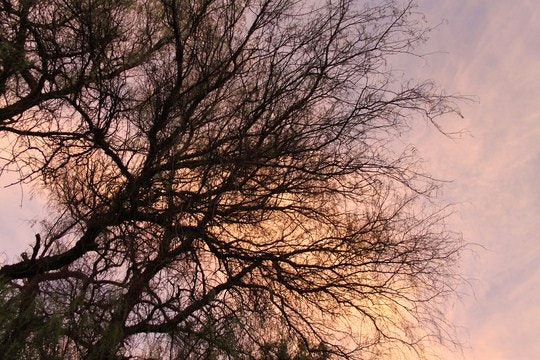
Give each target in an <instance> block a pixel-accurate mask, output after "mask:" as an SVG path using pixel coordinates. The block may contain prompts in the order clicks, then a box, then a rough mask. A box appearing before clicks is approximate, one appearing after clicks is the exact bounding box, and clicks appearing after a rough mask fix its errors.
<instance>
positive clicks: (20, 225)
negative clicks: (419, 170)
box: [0, 0, 540, 360]
mask: <svg viewBox="0 0 540 360" xmlns="http://www.w3.org/2000/svg"><path fill="white" fill-rule="evenodd" d="M418 6H419V7H418V11H420V12H423V13H424V14H425V16H426V20H427V21H428V22H429V23H430V24H432V25H435V24H439V26H437V28H436V29H434V30H433V32H432V33H431V36H430V40H429V42H428V43H426V44H425V45H424V46H422V48H420V49H419V51H420V52H421V53H424V54H426V55H425V56H424V57H423V58H416V59H414V60H411V61H409V62H407V63H406V66H407V68H406V69H404V71H407V73H409V74H412V75H418V76H419V77H423V78H431V79H433V80H434V81H435V82H436V83H438V84H439V85H441V86H442V87H443V88H445V89H446V91H447V92H448V93H453V94H461V95H466V96H469V97H470V98H471V101H467V102H463V103H461V111H462V114H463V118H459V117H450V118H447V119H445V120H444V121H443V122H442V123H441V125H442V126H443V127H444V128H445V129H447V130H449V131H457V130H459V131H461V133H460V134H458V135H455V136H453V137H446V136H444V135H442V134H440V133H438V132H437V131H436V130H435V129H434V128H433V127H432V126H430V125H429V124H419V125H417V126H416V127H415V128H414V131H413V133H412V134H411V135H410V136H409V137H407V139H406V141H410V142H411V143H412V144H414V146H415V147H416V148H417V149H418V153H419V154H420V155H421V156H423V158H424V160H425V167H426V169H427V170H428V172H430V173H431V174H433V175H434V176H435V177H437V178H440V179H444V180H448V183H446V184H445V185H444V188H443V192H442V195H441V196H442V199H443V200H445V201H448V202H451V203H454V204H455V205H454V215H453V216H452V217H451V218H450V219H449V226H450V227H451V228H452V229H455V230H456V231H460V232H461V233H462V234H463V237H464V240H465V241H466V242H468V243H471V244H473V245H471V246H470V248H469V249H470V250H468V251H466V252H465V253H464V256H463V262H462V272H463V274H464V278H465V279H466V280H467V282H466V283H464V285H463V286H462V287H461V288H460V289H459V294H460V299H459V300H458V301H456V302H455V303H454V304H453V307H452V308H451V310H450V312H449V314H448V316H449V318H450V320H451V321H452V322H453V323H454V324H455V325H456V329H457V330H456V331H457V334H458V337H459V339H460V340H461V341H462V343H463V351H462V354H461V355H459V354H456V355H455V358H463V359H467V360H488V359H489V360H506V359H508V360H510V359H512V360H515V359H517V360H520V359H536V358H538V354H540V341H539V340H538V336H539V334H540V241H539V240H540V239H539V234H540V216H539V215H540V191H539V186H540V21H539V20H538V19H540V2H538V1H536V0H531V1H527V0H513V1H509V0H418ZM404 141H405V140H404ZM7 182H9V178H8V177H6V176H2V178H0V186H1V185H5V184H6V183H7ZM0 203H1V204H2V207H3V209H4V210H3V213H2V214H0V228H1V229H2V232H3V239H2V241H1V246H2V249H1V250H0V261H3V262H5V261H9V260H10V259H12V258H13V254H18V253H19V252H20V251H22V250H21V249H22V247H21V246H22V245H21V244H24V243H30V242H31V241H32V239H33V236H34V235H33V234H34V233H35V232H36V231H35V229H37V228H38V227H37V226H36V225H33V224H32V223H31V221H30V219H31V217H29V216H28V214H29V213H35V212H37V211H39V209H40V207H41V204H40V202H39V201H36V200H32V194H31V193H29V192H27V191H24V192H23V191H22V190H21V189H19V188H17V187H12V188H10V190H9V191H5V190H3V191H0ZM6 210H7V211H8V212H9V213H6ZM451 356H454V355H451ZM451 358H454V357H451Z"/></svg>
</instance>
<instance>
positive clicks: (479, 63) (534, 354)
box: [413, 0, 540, 360]
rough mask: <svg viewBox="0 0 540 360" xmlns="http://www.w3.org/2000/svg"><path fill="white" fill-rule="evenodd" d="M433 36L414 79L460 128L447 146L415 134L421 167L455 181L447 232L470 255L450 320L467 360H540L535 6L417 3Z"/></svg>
mask: <svg viewBox="0 0 540 360" xmlns="http://www.w3.org/2000/svg"><path fill="white" fill-rule="evenodd" d="M419 10H420V11H421V12H424V13H425V14H426V17H427V20H428V22H429V23H431V24H436V23H440V22H441V21H443V20H444V22H443V23H442V25H441V26H440V27H439V28H438V29H436V30H435V31H434V32H433V33H432V35H431V39H430V41H429V43H428V44H427V45H426V46H425V49H424V51H425V52H437V53H436V54H433V55H430V56H427V57H425V58H424V60H419V61H418V62H417V63H416V65H417V66H419V69H418V68H417V69H415V71H419V72H418V73H419V74H421V75H422V76H428V77H430V78H432V79H434V80H435V81H436V82H437V83H439V84H441V85H442V86H443V87H445V88H446V89H447V90H448V91H449V92H450V93H460V94H464V95H471V96H473V97H474V99H475V101H474V102H471V103H469V104H467V103H465V104H463V105H462V106H461V108H462V112H463V115H464V117H465V118H464V119H462V120H461V119H448V120H447V121H448V123H447V124H446V123H445V124H444V125H445V126H447V128H448V129H451V130H454V129H463V130H465V132H464V133H463V135H461V136H460V137H459V138H454V139H448V138H445V137H444V136H441V135H439V134H437V133H436V132H435V131H433V129H430V128H428V127H422V126H419V127H418V128H417V129H416V130H417V131H415V134H414V136H413V138H414V140H413V141H414V143H415V145H416V146H417V148H418V149H419V153H420V154H421V155H423V156H424V158H425V159H426V160H427V165H426V167H427V168H428V170H429V171H431V173H432V174H434V175H435V176H437V177H439V178H443V179H446V180H452V183H450V184H447V185H446V186H445V188H444V193H443V197H444V198H446V199H447V200H449V201H452V202H455V203H457V205H456V208H455V210H456V214H455V216H454V217H453V219H452V224H451V225H452V226H453V228H455V229H457V230H461V231H462V232H463V235H464V238H465V240H466V241H467V242H471V243H478V244H481V245H482V246H484V247H485V249H482V248H480V247H476V248H473V249H474V250H475V253H470V254H466V255H465V258H464V262H463V270H464V272H465V276H466V277H467V278H468V279H469V281H470V286H465V287H464V288H463V289H462V292H463V296H462V298H461V301H460V302H457V303H456V304H455V305H454V313H453V314H452V315H451V316H452V317H453V319H454V322H455V323H456V325H458V326H460V327H461V328H460V329H458V330H459V333H460V335H461V339H462V340H463V342H464V346H465V349H464V358H465V359H472V360H488V359H489V360H498V359H509V360H510V359H512V360H513V359H537V358H539V356H540V341H539V340H538V336H539V334H540V241H539V240H540V239H539V234H540V218H539V215H540V191H539V185H540V21H538V19H539V18H540V2H538V1H527V0H517V1H507V0H469V1H464V0H461V1H460V0H420V1H419Z"/></svg>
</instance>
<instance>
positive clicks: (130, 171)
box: [0, 0, 461, 359]
mask: <svg viewBox="0 0 540 360" xmlns="http://www.w3.org/2000/svg"><path fill="white" fill-rule="evenodd" d="M424 35H425V30H424V29H423V28H422V23H421V21H420V20H419V18H418V16H417V14H415V12H414V7H413V4H411V3H410V2H404V3H401V2H394V1H380V2H379V3H375V4H363V3H354V2H353V1H351V0H339V1H326V2H301V1H291V0H255V1H252V0H84V1H79V0H46V1H33V0H2V1H1V2H0V61H1V62H0V93H1V95H2V100H1V106H2V108H1V109H0V130H1V131H2V135H3V141H4V142H5V143H6V144H8V146H6V147H5V150H4V152H3V158H4V167H3V169H4V171H10V170H16V171H18V173H19V174H20V177H19V179H20V181H21V182H28V183H30V184H32V186H35V187H39V188H40V189H42V191H43V193H44V194H45V195H46V196H47V198H48V199H49V202H50V209H51V212H50V214H49V215H48V217H47V219H45V220H44V222H43V230H42V232H41V234H40V235H37V236H36V239H35V242H34V244H33V247H32V249H31V250H30V251H29V252H28V253H27V254H25V256H24V257H23V258H22V259H21V260H20V261H18V262H16V263H13V264H6V265H4V266H2V267H1V268H0V276H1V277H2V278H3V280H4V283H3V285H2V286H3V288H5V289H6V291H5V292H3V293H2V294H4V295H3V300H2V301H3V303H4V304H5V306H6V309H7V308H8V307H9V308H10V309H14V310H13V311H11V312H12V316H14V319H15V320H14V321H12V322H8V323H9V324H12V325H13V326H12V325H9V324H8V323H6V325H5V326H4V327H3V328H2V329H1V331H0V334H1V335H2V337H3V339H1V340H2V342H1V343H0V346H1V347H2V349H0V350H2V351H3V352H4V353H9V351H11V353H12V354H15V355H14V356H18V357H19V358H24V357H27V358H48V357H51V356H52V354H56V355H55V356H60V355H58V354H64V355H61V356H64V357H68V358H85V359H121V358H133V357H137V356H139V357H141V358H142V357H144V356H146V357H147V358H151V357H154V358H164V359H165V358H171V359H174V358H176V359H209V358H231V359H233V358H237V359H244V358H245V359H248V358H264V356H276V357H279V354H280V351H281V353H283V351H284V350H283V347H280V346H277V347H275V346H274V348H272V346H271V345H272V344H284V341H286V342H285V344H288V346H289V347H285V350H286V351H288V353H287V354H289V355H290V356H292V355H291V354H293V353H294V352H295V351H296V353H297V354H298V358H300V356H304V357H306V356H312V357H313V358H317V356H318V357H320V358H327V357H328V356H333V357H336V358H346V359H357V358H358V359H360V358H361V359H366V358H370V357H379V358H380V357H381V356H382V355H385V356H391V355H392V354H393V353H392V350H391V349H396V348H397V349H399V351H400V353H401V354H404V353H407V352H408V351H411V352H413V353H414V354H415V355H418V356H419V357H422V354H423V352H422V349H423V344H424V342H425V341H430V340H432V339H433V338H434V337H440V336H441V332H443V331H444V330H445V329H446V327H445V325H444V322H443V321H444V319H443V317H441V314H440V313H439V312H438V310H437V305H438V304H439V300H441V299H443V298H444V297H445V295H446V294H448V293H451V292H452V285H453V282H454V279H455V262H456V260H457V258H458V255H459V249H460V247H461V244H460V241H459V237H456V236H454V235H452V234H451V233H450V232H448V231H447V230H446V229H445V228H444V212H443V211H440V210H437V209H433V208H432V206H431V204H430V202H429V199H430V196H431V194H432V190H433V189H434V187H435V186H436V183H434V182H433V181H432V180H431V179H430V178H429V177H427V176H425V175H422V174H421V172H420V170H419V168H418V166H417V163H416V159H415V157H414V156H413V154H410V153H407V152H405V153H402V154H399V153H398V154H395V153H393V152H392V151H391V149H390V148H389V146H388V141H390V140H391V138H392V137H393V136H394V135H396V134H399V132H401V131H404V130H406V129H407V127H408V126H409V124H410V122H411V121H413V120H415V119H419V118H424V119H427V120H429V121H433V120H434V119H435V118H437V117H439V116H441V115H443V114H446V113H449V112H454V111H455V107H454V106H453V102H452V98H449V97H446V96H444V94H442V93H440V92H439V91H438V90H437V88H436V87H435V86H433V85H432V84H430V83H429V82H424V83H418V82H398V81H396V79H395V78H394V77H393V73H392V71H391V69H390V67H389V66H388V64H387V61H388V60H389V58H390V57H391V56H393V55H396V54H404V53H409V52H411V51H412V50H413V49H414V46H415V45H416V44H417V43H418V42H419V41H423V40H424V37H425V36H424ZM15 325H16V326H15ZM44 325H47V326H48V328H50V329H55V330H54V331H55V332H54V333H55V336H54V337H53V338H54V341H53V342H52V344H53V345H51V344H48V345H47V346H43V344H42V341H41V340H40V339H41V336H42V335H40V334H41V333H40V332H39V330H38V329H40V328H42V327H43V326H44ZM287 342H288V343H287ZM14 344H19V345H20V346H15V345H14ZM21 344H22V345H21ZM28 344H34V345H28ZM269 346H270V347H269ZM280 349H281V350H280ZM295 349H296V350H295ZM388 351H390V352H388ZM265 354H266V355H265ZM269 354H270V355H269ZM271 354H274V355H271ZM306 354H307V355H306ZM309 354H311V355H309ZM317 354H318V355H317ZM395 354H398V353H397V352H396V353H395ZM395 354H394V355H395ZM283 356H285V355H283Z"/></svg>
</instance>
